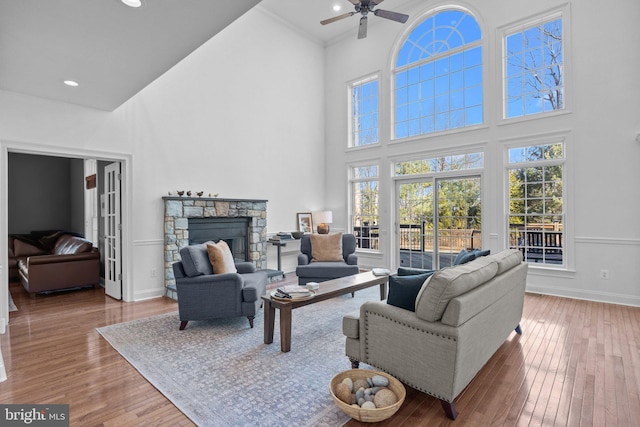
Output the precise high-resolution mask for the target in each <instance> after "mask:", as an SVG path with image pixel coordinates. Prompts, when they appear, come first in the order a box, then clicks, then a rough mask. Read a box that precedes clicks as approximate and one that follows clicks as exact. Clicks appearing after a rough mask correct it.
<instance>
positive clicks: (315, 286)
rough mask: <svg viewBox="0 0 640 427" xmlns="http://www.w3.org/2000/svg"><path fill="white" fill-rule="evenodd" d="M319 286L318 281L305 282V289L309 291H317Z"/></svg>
mask: <svg viewBox="0 0 640 427" xmlns="http://www.w3.org/2000/svg"><path fill="white" fill-rule="evenodd" d="M319 287H320V283H318V282H309V283H307V289H309V290H310V291H317V290H318V288H319Z"/></svg>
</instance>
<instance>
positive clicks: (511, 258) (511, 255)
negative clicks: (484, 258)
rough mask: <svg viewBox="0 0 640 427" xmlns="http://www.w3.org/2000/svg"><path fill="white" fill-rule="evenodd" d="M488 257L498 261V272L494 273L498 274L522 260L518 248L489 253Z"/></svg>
mask: <svg viewBox="0 0 640 427" xmlns="http://www.w3.org/2000/svg"><path fill="white" fill-rule="evenodd" d="M490 258H491V259H492V260H494V261H496V262H497V263H498V272H497V273H496V275H498V274H502V273H504V272H505V271H507V270H509V269H511V268H513V267H515V266H516V265H518V264H520V263H521V262H522V252H520V251H519V250H518V249H509V250H505V251H502V252H499V253H497V254H495V255H491V257H490Z"/></svg>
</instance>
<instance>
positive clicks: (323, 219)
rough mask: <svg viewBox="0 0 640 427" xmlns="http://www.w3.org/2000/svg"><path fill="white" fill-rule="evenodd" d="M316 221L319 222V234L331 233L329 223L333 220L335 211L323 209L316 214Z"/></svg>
mask: <svg viewBox="0 0 640 427" xmlns="http://www.w3.org/2000/svg"><path fill="white" fill-rule="evenodd" d="M314 222H315V223H316V224H318V227H317V229H316V230H317V232H318V234H329V224H331V223H332V222H333V212H331V211H322V212H318V213H316V214H314Z"/></svg>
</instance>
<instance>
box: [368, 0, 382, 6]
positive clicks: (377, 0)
mask: <svg viewBox="0 0 640 427" xmlns="http://www.w3.org/2000/svg"><path fill="white" fill-rule="evenodd" d="M383 1H384V0H371V1H370V2H369V3H371V6H377V5H379V4H380V3H382V2H383Z"/></svg>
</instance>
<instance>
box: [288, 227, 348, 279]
mask: <svg viewBox="0 0 640 427" xmlns="http://www.w3.org/2000/svg"><path fill="white" fill-rule="evenodd" d="M300 252H301V253H300V254H299V255H298V267H297V268H296V275H297V276H298V284H299V285H306V284H307V283H309V282H326V281H327V280H331V279H337V278H339V277H345V276H351V275H354V274H358V273H359V272H360V269H359V268H358V256H357V255H356V238H355V236H354V235H353V234H342V233H332V234H305V235H304V236H302V239H301V241H300Z"/></svg>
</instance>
